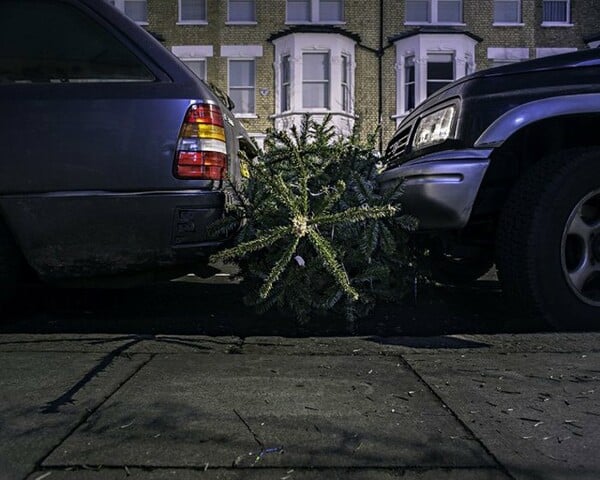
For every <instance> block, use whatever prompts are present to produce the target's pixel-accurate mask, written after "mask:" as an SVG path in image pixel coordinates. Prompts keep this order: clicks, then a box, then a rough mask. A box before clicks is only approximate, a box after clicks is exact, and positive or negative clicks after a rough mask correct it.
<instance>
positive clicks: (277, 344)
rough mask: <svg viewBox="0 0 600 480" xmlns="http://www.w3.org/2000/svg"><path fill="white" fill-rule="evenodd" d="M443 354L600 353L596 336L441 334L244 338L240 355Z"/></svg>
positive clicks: (599, 342)
mask: <svg viewBox="0 0 600 480" xmlns="http://www.w3.org/2000/svg"><path fill="white" fill-rule="evenodd" d="M441 351H442V352H443V351H461V352H479V353H484V352H486V353H487V352H492V353H517V352H521V353H527V352H531V353H542V352H549V353H555V352H556V353H559V352H600V333H593V332H588V333H564V334H560V335H557V334H553V333H538V334H528V335H516V334H495V335H441V336H434V337H410V336H396V337H379V336H358V337H307V338H286V337H278V336H255V337H247V338H246V339H245V340H244V344H243V353H253V354H262V355H270V354H283V355H357V356H361V355H362V356H371V355H390V356H394V355H404V354H408V353H430V354H433V355H435V354H437V353H439V352H441Z"/></svg>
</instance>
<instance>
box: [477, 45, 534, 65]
mask: <svg viewBox="0 0 600 480" xmlns="http://www.w3.org/2000/svg"><path fill="white" fill-rule="evenodd" d="M487 58H488V60H495V61H506V62H520V61H523V60H527V59H528V58H529V48H505V47H490V48H488V49H487Z"/></svg>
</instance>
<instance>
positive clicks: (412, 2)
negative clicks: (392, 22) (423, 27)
mask: <svg viewBox="0 0 600 480" xmlns="http://www.w3.org/2000/svg"><path fill="white" fill-rule="evenodd" d="M429 12H430V8H429V1H428V0H406V21H407V22H430V21H431V20H430V19H431V16H430V13H429Z"/></svg>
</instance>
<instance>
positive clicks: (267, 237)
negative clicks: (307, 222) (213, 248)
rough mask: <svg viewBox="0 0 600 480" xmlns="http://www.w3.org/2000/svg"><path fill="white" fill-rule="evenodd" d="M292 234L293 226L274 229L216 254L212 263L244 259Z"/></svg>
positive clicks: (212, 257)
mask: <svg viewBox="0 0 600 480" xmlns="http://www.w3.org/2000/svg"><path fill="white" fill-rule="evenodd" d="M291 232H292V227H291V226H282V227H275V228H272V229H271V230H269V231H267V232H266V233H264V234H262V235H261V236H259V237H258V238H256V239H254V240H250V241H248V242H244V243H242V244H240V245H237V246H235V247H232V248H228V249H225V250H222V251H220V252H218V253H215V254H214V255H212V256H211V261H217V260H221V261H224V262H225V261H228V260H233V259H234V258H239V257H243V256H244V255H247V254H249V253H251V252H255V251H256V250H260V249H262V248H266V247H268V246H269V245H272V244H273V243H275V242H276V241H277V240H279V239H280V238H283V237H284V236H285V235H287V234H289V233H291Z"/></svg>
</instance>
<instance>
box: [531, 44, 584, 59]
mask: <svg viewBox="0 0 600 480" xmlns="http://www.w3.org/2000/svg"><path fill="white" fill-rule="evenodd" d="M576 51H577V48H572V47H566V48H536V49H535V57H536V58H541V57H550V56H551V55H561V54H562V53H570V52H576Z"/></svg>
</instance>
